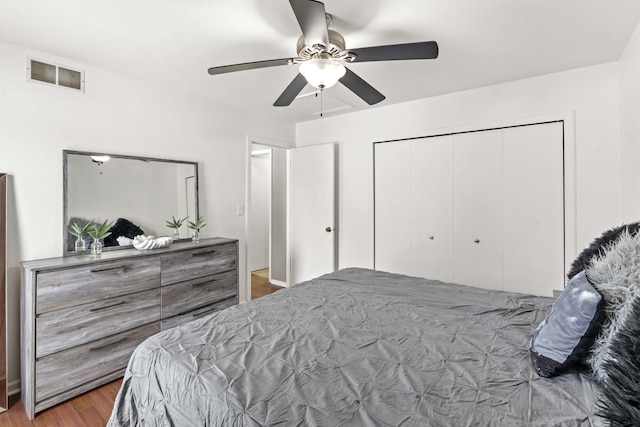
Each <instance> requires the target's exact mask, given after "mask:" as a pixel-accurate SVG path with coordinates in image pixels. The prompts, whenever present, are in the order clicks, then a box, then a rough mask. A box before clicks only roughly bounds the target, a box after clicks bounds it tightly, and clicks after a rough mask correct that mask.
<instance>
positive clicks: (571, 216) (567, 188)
mask: <svg viewBox="0 0 640 427" xmlns="http://www.w3.org/2000/svg"><path fill="white" fill-rule="evenodd" d="M555 121H562V122H564V126H563V132H564V134H563V138H564V145H563V147H564V262H565V267H568V266H570V265H571V263H572V262H573V260H574V259H575V257H576V256H577V251H578V249H577V247H578V242H577V238H578V237H577V236H578V230H577V227H578V217H577V205H578V199H577V194H578V190H577V157H576V125H575V123H576V111H575V110H566V111H564V112H556V113H549V114H540V115H533V116H525V117H515V118H509V119H503V120H487V121H484V122H477V123H461V124H458V125H452V126H444V127H440V128H431V129H422V130H414V131H410V132H402V133H399V132H394V133H391V134H387V135H384V134H382V135H377V136H376V137H375V139H374V141H373V142H372V143H371V150H372V153H373V152H374V151H375V150H374V147H373V145H374V144H378V143H384V142H393V141H400V140H405V139H418V138H425V137H432V136H438V135H446V134H454V133H462V132H473V131H483V130H491V129H497V128H505V127H515V126H526V125H534V124H538V123H545V122H555ZM371 159H372V169H371V171H372V173H371V177H370V179H371V193H370V194H371V203H370V205H369V206H370V208H371V211H372V215H371V236H373V238H374V240H373V242H374V244H373V248H372V252H371V255H372V265H374V268H375V202H374V198H375V188H374V187H375V165H374V164H373V163H374V157H373V155H372V157H371Z"/></svg>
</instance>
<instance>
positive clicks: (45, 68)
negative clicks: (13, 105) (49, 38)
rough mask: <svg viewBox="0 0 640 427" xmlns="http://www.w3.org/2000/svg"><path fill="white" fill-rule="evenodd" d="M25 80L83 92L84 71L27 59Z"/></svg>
mask: <svg viewBox="0 0 640 427" xmlns="http://www.w3.org/2000/svg"><path fill="white" fill-rule="evenodd" d="M27 79H28V80H29V81H31V82H37V83H46V84H51V85H55V86H60V87H64V88H67V89H73V90H78V91H80V92H84V71H81V70H75V69H73V68H71V67H67V66H62V65H58V64H51V63H47V62H44V61H38V60H36V59H33V58H27Z"/></svg>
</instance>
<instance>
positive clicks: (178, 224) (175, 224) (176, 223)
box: [165, 215, 187, 230]
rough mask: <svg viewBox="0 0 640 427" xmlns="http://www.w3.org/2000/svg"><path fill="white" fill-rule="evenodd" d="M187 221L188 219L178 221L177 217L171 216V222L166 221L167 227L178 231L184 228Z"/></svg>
mask: <svg viewBox="0 0 640 427" xmlns="http://www.w3.org/2000/svg"><path fill="white" fill-rule="evenodd" d="M186 220H187V217H184V218H178V219H176V217H175V216H173V215H171V221H165V222H166V223H167V227H169V228H173V229H174V230H177V229H178V228H180V227H182V224H183V223H184V222H185V221H186Z"/></svg>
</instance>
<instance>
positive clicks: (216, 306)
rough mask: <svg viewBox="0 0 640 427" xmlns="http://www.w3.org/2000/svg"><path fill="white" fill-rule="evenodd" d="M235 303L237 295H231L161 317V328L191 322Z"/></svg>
mask: <svg viewBox="0 0 640 427" xmlns="http://www.w3.org/2000/svg"><path fill="white" fill-rule="evenodd" d="M236 304H238V297H231V298H227V299H225V300H222V301H218V302H216V303H213V304H211V305H207V306H204V307H200V308H197V309H195V310H192V311H190V312H188V313H185V314H181V315H178V316H173V317H169V318H168V319H163V320H162V330H163V331H166V330H167V329H171V328H175V327H176V326H180V325H183V324H185V323H187V322H191V321H192V320H196V319H200V318H201V317H204V316H208V315H209V314H213V313H217V312H219V311H220V310H224V309H225V308H228V307H231V306H234V305H236Z"/></svg>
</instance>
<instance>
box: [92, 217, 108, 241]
mask: <svg viewBox="0 0 640 427" xmlns="http://www.w3.org/2000/svg"><path fill="white" fill-rule="evenodd" d="M112 225H113V221H111V222H109V220H108V219H105V220H104V222H103V223H102V224H97V223H95V222H93V221H92V226H91V228H90V229H89V231H88V232H87V234H89V236H91V237H93V238H94V239H95V240H100V239H104V238H105V237H107V236H110V235H111V231H109V229H111V226H112Z"/></svg>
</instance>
